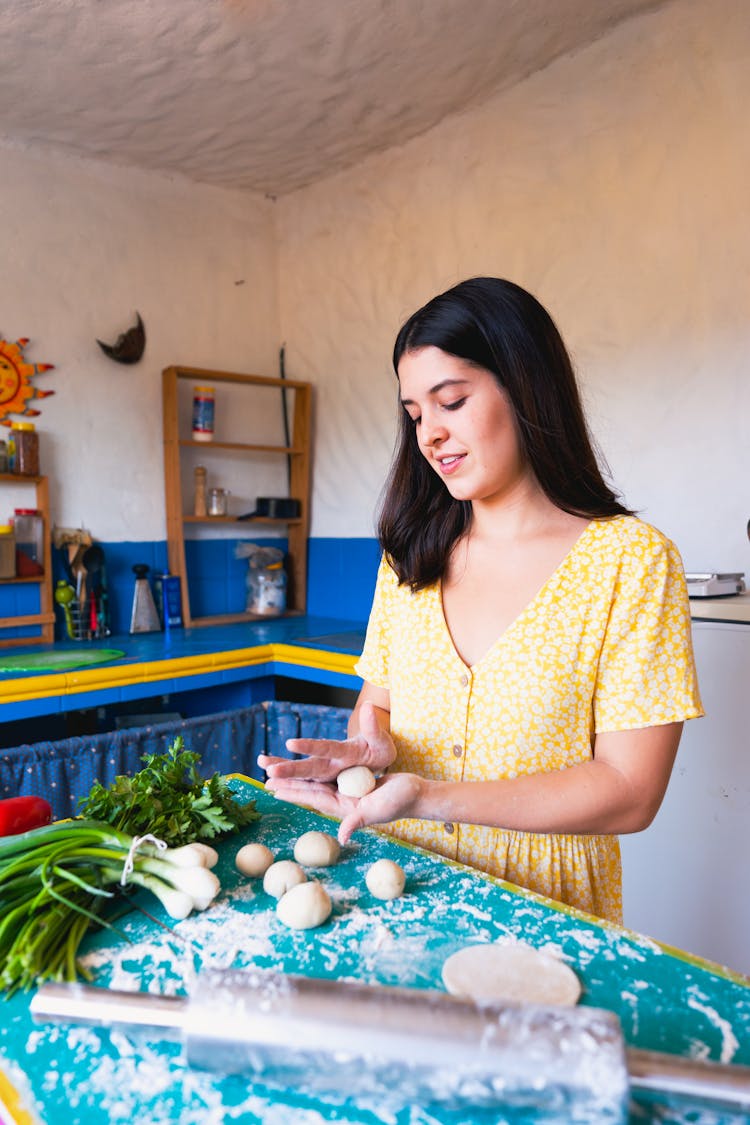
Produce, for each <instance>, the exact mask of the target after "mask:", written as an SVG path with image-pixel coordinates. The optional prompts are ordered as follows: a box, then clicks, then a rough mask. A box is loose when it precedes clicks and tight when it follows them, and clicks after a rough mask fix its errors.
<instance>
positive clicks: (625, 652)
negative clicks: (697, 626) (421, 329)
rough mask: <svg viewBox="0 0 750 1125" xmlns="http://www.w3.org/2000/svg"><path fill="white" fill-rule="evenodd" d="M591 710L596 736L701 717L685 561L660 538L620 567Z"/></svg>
mask: <svg viewBox="0 0 750 1125" xmlns="http://www.w3.org/2000/svg"><path fill="white" fill-rule="evenodd" d="M593 707H594V730H595V731H596V732H599V731H616V730H629V729H636V728H642V727H647V726H660V725H662V724H665V723H674V722H681V721H682V720H684V719H694V718H698V717H699V716H700V715H702V714H703V707H702V705H701V700H700V695H699V691H698V682H697V677H696V672H695V661H694V658H693V645H692V634H691V621H690V603H689V600H688V595H687V585H686V582H685V575H684V571H683V567H682V560H681V559H680V556H679V553H678V551H677V549H676V547H675V546H674V544H673V543H670V542H669V540H668V539H665V538H664V537H663V536H661V535H658V533H654V534H653V536H651V537H648V538H646V539H644V540H640V541H638V542H634V543H631V544H630V545H629V547H628V549H627V550H626V552H625V554H624V555H623V558H622V560H621V565H620V568H619V574H618V579H617V582H616V584H615V588H614V593H613V601H612V606H611V610H610V614H609V620H608V623H607V629H606V633H605V636H604V641H603V645H602V650H601V654H600V659H599V667H598V675H597V681H596V687H595V691H594V701H593Z"/></svg>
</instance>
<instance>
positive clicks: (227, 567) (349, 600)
mask: <svg viewBox="0 0 750 1125" xmlns="http://www.w3.org/2000/svg"><path fill="white" fill-rule="evenodd" d="M236 542H237V540H234V539H200V540H188V541H187V542H186V543H185V561H186V565H187V572H188V579H189V583H190V607H191V611H192V614H193V616H194V617H202V616H210V615H212V614H219V613H240V612H242V611H243V610H244V608H245V601H246V597H247V591H246V577H247V571H248V564H247V560H246V559H236V558H235V557H234V548H235V545H236ZM254 542H257V543H259V544H261V545H262V546H271V547H274V546H275V547H280V548H281V549H285V548H286V543H285V541H283V540H278V539H268V540H263V539H257V540H254ZM101 546H102V547H103V549H104V554H105V560H106V582H107V590H108V594H109V615H110V628H111V630H112V632H113V633H127V632H129V630H130V613H131V607H132V603H133V590H134V583H135V575H134V574H133V566H134V564H136V563H145V564H146V565H147V566H148V567H149V568H150V573H151V576H153V575H154V574H159V573H162V572H163V571H165V570H166V569H167V544H166V542H165V541H164V540H158V541H155V542H138V543H130V542H123V543H102V544H101ZM308 551H309V554H308V579H307V612H308V614H310V615H313V616H316V617H317V616H320V617H334V618H339V619H341V620H346V621H363V622H364V621H366V620H367V618H368V616H369V613H370V604H371V602H372V594H373V590H374V589H375V577H376V574H377V569H378V561H379V559H380V548H379V546H378V543H377V540H376V539H334V538H330V539H329V538H315V539H310V540H309V543H308ZM52 555H53V560H52V561H53V566H52V570H53V580H54V582H57V580H58V579H59V578H65V577H66V574H65V570H64V566H63V558H62V555H61V554H60V553H59V552H58V551H55V550H54V549H53V552H52ZM38 612H39V587H38V586H37V585H35V584H31V583H30V584H26V583H24V584H3V583H0V617H15V616H18V615H21V614H30V613H38ZM56 612H57V613H58V618H59V620H58V626H57V630H56V636H57V637H58V638H60V639H62V638H63V636H64V633H63V630H62V614H61V611H60V610H59V609H58V610H57V611H56ZM37 633H38V629H37V628H36V627H34V626H29V627H27V628H13V629H5V630H2V631H0V636H1V637H3V638H6V637H11V636H34V635H36V634H37Z"/></svg>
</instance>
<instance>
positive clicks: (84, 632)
mask: <svg viewBox="0 0 750 1125" xmlns="http://www.w3.org/2000/svg"><path fill="white" fill-rule="evenodd" d="M95 607H96V608H95V618H94V620H95V622H96V624H95V625H92V619H91V603H90V602H89V601H88V599H87V600H86V601H83V602H81V601H79V600H78V598H74V599H73V601H71V602H69V603H68V605H67V607H65V608H66V609H67V612H66V611H65V609H63V607H62V606H60V607H58V608H59V611H60V615H61V617H62V622H63V630H64V632H63V635H64V636H65V637H67V638H68V640H71V641H94V640H100V639H101V638H102V637H108V636H109V635H110V628H109V620H108V616H107V602H106V596H102V595H101V594H100V595H99V598H98V600H97V601H96V603H95Z"/></svg>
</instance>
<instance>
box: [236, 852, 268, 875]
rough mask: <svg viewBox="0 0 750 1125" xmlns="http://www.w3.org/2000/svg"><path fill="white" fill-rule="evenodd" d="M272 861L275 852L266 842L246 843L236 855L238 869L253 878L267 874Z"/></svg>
mask: <svg viewBox="0 0 750 1125" xmlns="http://www.w3.org/2000/svg"><path fill="white" fill-rule="evenodd" d="M272 863H273V852H272V851H271V849H270V848H267V847H266V846H265V844H245V846H244V847H243V848H240V850H239V851H238V852H237V855H236V856H235V857H234V864H235V867H236V868H237V870H238V871H241V872H242V874H243V875H249V876H250V877H251V878H257V877H258V876H259V875H265V873H266V871H268V868H269V867H270V866H271V864H272Z"/></svg>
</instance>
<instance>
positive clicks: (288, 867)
mask: <svg viewBox="0 0 750 1125" xmlns="http://www.w3.org/2000/svg"><path fill="white" fill-rule="evenodd" d="M306 882H307V875H305V873H304V871H303V870H302V868H301V867H300V865H299V864H298V863H294V862H293V860H291V859H279V860H277V861H276V863H272V864H271V866H270V867H269V868H268V870H267V871H266V873H265V875H264V876H263V890H264V891H265V892H266V894H269V895H273V897H274V898H281V896H282V895H285V894H286V893H287V891H289V890H291V888H292V887H296V886H297V884H298V883H306Z"/></svg>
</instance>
